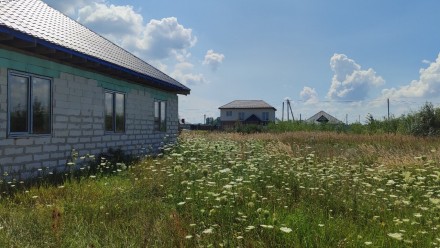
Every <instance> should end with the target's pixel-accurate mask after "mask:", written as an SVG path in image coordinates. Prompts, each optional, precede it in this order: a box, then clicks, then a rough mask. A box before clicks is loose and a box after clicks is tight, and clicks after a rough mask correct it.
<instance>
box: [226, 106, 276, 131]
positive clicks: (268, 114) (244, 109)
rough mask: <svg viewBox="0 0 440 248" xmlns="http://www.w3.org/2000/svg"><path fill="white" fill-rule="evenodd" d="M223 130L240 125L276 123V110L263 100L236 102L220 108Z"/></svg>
mask: <svg viewBox="0 0 440 248" xmlns="http://www.w3.org/2000/svg"><path fill="white" fill-rule="evenodd" d="M219 109H220V121H221V125H222V127H223V128H225V129H228V128H234V127H235V126H236V125H238V124H244V125H246V124H255V125H266V124H268V123H270V122H275V111H276V109H275V108H274V107H272V106H271V105H269V104H268V103H266V102H265V101H263V100H235V101H232V102H230V103H228V104H226V105H223V106H221V107H219Z"/></svg>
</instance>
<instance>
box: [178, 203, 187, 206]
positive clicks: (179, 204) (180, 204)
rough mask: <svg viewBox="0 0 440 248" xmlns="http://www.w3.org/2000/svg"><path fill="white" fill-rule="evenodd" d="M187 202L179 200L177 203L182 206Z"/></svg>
mask: <svg viewBox="0 0 440 248" xmlns="http://www.w3.org/2000/svg"><path fill="white" fill-rule="evenodd" d="M185 203H186V202H179V203H177V205H178V206H182V205H185Z"/></svg>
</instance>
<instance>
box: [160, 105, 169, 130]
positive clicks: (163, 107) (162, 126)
mask: <svg viewBox="0 0 440 248" xmlns="http://www.w3.org/2000/svg"><path fill="white" fill-rule="evenodd" d="M166 104H167V103H166V102H160V131H166V129H167V125H166V124H167V114H166V113H167V111H166V109H167V108H166V106H167V105H166Z"/></svg>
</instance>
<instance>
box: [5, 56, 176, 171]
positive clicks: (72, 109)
mask: <svg viewBox="0 0 440 248" xmlns="http://www.w3.org/2000/svg"><path fill="white" fill-rule="evenodd" d="M0 55H1V54H0ZM0 59H1V57H0ZM51 65H52V66H50V67H51V68H50V69H51V70H57V73H56V74H58V75H59V76H58V77H52V79H53V81H52V91H53V92H52V109H53V113H52V133H51V134H50V135H45V136H27V137H26V136H25V137H8V132H7V95H8V94H7V75H8V70H10V69H14V70H17V68H8V67H7V66H1V64H0V66H1V67H0V172H1V173H4V172H8V173H10V172H18V171H20V172H32V171H35V170H38V169H41V168H49V170H52V169H54V168H57V169H59V170H63V169H64V168H65V165H66V162H67V159H68V158H69V157H70V155H71V151H72V149H76V150H77V151H79V154H80V155H85V154H94V155H96V154H99V153H102V152H106V151H107V150H108V149H109V148H121V149H122V150H124V151H126V152H127V153H130V154H139V153H142V152H145V151H146V148H150V147H151V148H153V149H157V148H158V147H160V146H161V145H163V142H164V140H167V141H171V142H173V141H175V139H176V135H177V132H178V99H177V95H176V94H170V93H167V92H162V91H158V90H155V89H152V88H149V87H146V86H140V85H132V84H130V83H127V82H120V81H117V80H114V79H108V81H109V82H110V83H108V82H104V81H102V75H95V74H94V73H90V72H87V73H81V71H80V70H78V69H72V70H70V71H71V72H63V70H64V71H69V70H68V69H69V68H67V67H66V66H63V65H62V66H61V65H57V67H56V68H54V66H53V62H52V63H51ZM60 68H61V69H60ZM18 69H20V68H18ZM46 69H47V68H46ZM34 74H35V73H34ZM82 74H85V76H82ZM42 76H47V75H42ZM95 76H96V78H97V79H98V80H97V79H94V78H93V77H95ZM104 80H105V78H104ZM106 89H108V90H115V89H123V90H124V91H125V100H126V103H125V115H126V132H125V133H111V134H109V133H105V131H104V95H105V90H106ZM154 99H160V100H166V101H167V132H159V131H154V130H153V126H154V125H153V124H154Z"/></svg>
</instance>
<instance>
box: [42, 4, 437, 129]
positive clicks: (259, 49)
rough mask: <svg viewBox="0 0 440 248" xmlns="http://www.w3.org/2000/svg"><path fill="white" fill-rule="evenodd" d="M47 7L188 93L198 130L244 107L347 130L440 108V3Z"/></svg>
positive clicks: (187, 107)
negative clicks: (335, 122) (250, 103)
mask: <svg viewBox="0 0 440 248" xmlns="http://www.w3.org/2000/svg"><path fill="white" fill-rule="evenodd" d="M44 1H45V2H46V3H47V4H49V5H51V6H52V7H54V8H56V9H58V10H60V11H61V12H63V13H65V14H66V15H68V16H70V17H71V18H73V19H75V20H77V21H78V22H80V23H82V24H84V25H85V26H87V27H89V28H90V29H92V30H94V31H95V32H97V33H99V34H101V35H103V36H104V37H106V38H108V39H110V40H112V41H113V42H115V43H116V44H118V45H120V46H122V47H123V48H125V49H127V50H128V51H130V52H132V53H134V54H136V55H137V56H139V57H141V58H142V59H144V60H145V61H147V62H149V63H151V64H152V65H154V66H156V67H157V68H159V69H161V70H162V71H164V72H165V73H167V74H168V75H170V76H172V77H174V78H175V79H177V80H178V81H180V82H181V83H183V84H185V85H187V86H188V87H190V88H191V94H190V95H188V96H179V104H180V106H179V115H180V117H181V118H185V119H186V120H187V121H188V122H192V123H198V122H202V121H203V116H204V115H206V116H208V117H211V116H212V117H217V116H218V115H219V110H218V107H220V106H221V105H224V104H226V103H228V102H230V101H233V100H238V99H240V100H245V99H262V100H265V101H266V102H268V103H269V104H271V105H273V106H274V107H276V108H277V109H278V111H277V116H279V117H280V116H281V112H282V111H281V110H282V107H281V106H282V102H283V101H284V99H286V98H289V99H291V101H292V108H293V112H294V116H295V118H296V119H299V117H300V114H301V118H302V119H305V118H307V117H310V116H312V115H314V114H315V113H316V112H318V111H320V110H324V111H326V112H328V113H330V114H332V115H333V116H335V117H337V118H339V119H341V120H343V121H345V119H346V118H347V120H348V122H354V121H358V120H360V121H361V122H364V121H365V116H366V115H367V114H368V113H371V114H373V116H374V117H376V118H382V117H383V116H386V115H387V105H386V99H387V98H389V99H390V112H391V114H392V115H395V116H399V115H401V114H405V113H409V112H411V111H416V110H418V108H419V106H420V105H422V104H423V103H425V102H426V101H430V102H432V103H433V104H434V105H435V106H438V105H440V97H439V96H440V57H439V52H440V32H439V30H438V22H439V20H438V19H439V18H438V10H439V9H440V1H436V0H421V1H406V0H403V1H383V0H382V1H378V0H369V1H360V0H334V1H328V0H310V1H299V0H279V1H255V0H254V1H248V0H242V1H236V0H224V1H206V0H205V1H202V0H199V1H195V0H186V1H171V0H143V1H122V0H106V1H104V0H72V1H58V0H44Z"/></svg>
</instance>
